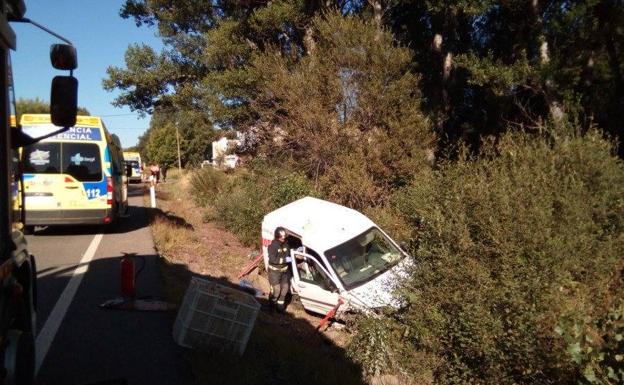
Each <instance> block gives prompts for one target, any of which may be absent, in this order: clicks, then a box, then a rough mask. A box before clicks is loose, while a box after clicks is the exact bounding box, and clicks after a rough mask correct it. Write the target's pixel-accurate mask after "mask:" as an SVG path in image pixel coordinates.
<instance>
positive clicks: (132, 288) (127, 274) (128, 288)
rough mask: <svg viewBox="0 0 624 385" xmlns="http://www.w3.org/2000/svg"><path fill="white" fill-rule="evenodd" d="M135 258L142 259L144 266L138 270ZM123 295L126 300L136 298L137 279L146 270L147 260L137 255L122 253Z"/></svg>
mask: <svg viewBox="0 0 624 385" xmlns="http://www.w3.org/2000/svg"><path fill="white" fill-rule="evenodd" d="M134 258H141V259H142V260H143V264H142V265H141V267H140V268H139V269H138V270H136V266H135V263H134ZM120 265H121V295H122V296H123V297H124V298H134V297H135V296H136V279H137V277H138V276H139V274H141V271H143V269H144V268H145V258H144V257H142V256H141V257H139V256H137V255H136V253H122V257H121V263H120Z"/></svg>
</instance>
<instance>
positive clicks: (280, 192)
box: [191, 164, 314, 245]
mask: <svg viewBox="0 0 624 385" xmlns="http://www.w3.org/2000/svg"><path fill="white" fill-rule="evenodd" d="M224 179H225V181H224ZM191 183H192V189H193V191H194V194H196V195H195V196H197V197H198V199H199V200H200V202H201V203H204V204H205V205H211V206H213V208H214V211H215V214H214V217H215V218H216V219H217V221H218V222H219V223H221V224H222V225H223V226H225V227H226V228H227V229H229V230H231V231H232V232H234V233H235V234H236V235H237V236H238V237H239V238H240V239H241V241H243V243H245V244H247V245H251V244H254V243H255V242H257V241H258V239H259V238H258V237H259V233H258V231H259V226H260V223H262V218H263V217H264V215H265V214H267V213H268V212H270V211H272V210H274V209H276V208H278V207H281V206H283V205H285V204H286V203H290V202H292V201H294V200H296V199H299V198H303V197H304V196H307V195H314V192H313V190H312V186H311V184H310V183H309V182H308V180H307V179H306V178H305V177H304V176H303V175H301V174H298V173H293V172H289V171H287V170H283V169H277V168H272V167H270V166H268V165H266V164H262V165H260V164H256V168H254V169H252V171H246V170H242V171H238V172H236V173H234V174H232V175H229V176H228V177H227V178H225V175H224V174H222V173H221V172H220V171H216V170H210V171H208V170H205V171H204V170H201V171H199V172H198V173H197V174H195V176H194V177H193V179H192V180H191Z"/></svg>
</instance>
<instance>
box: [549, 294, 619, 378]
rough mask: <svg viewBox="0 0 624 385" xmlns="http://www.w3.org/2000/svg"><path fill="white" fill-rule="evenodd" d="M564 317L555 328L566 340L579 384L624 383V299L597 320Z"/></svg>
mask: <svg viewBox="0 0 624 385" xmlns="http://www.w3.org/2000/svg"><path fill="white" fill-rule="evenodd" d="M587 321H588V320H572V319H568V320H563V322H561V323H560V326H559V327H558V328H557V329H556V331H557V333H558V334H560V335H561V336H562V337H563V338H564V339H565V341H566V344H567V351H568V355H569V357H570V360H571V361H572V362H573V363H574V364H576V366H577V367H578V368H579V371H580V374H581V376H580V380H579V381H578V383H579V384H587V385H610V384H624V302H621V303H620V304H619V306H617V308H615V309H614V310H613V311H610V312H609V313H608V314H607V316H606V317H605V318H603V319H601V320H599V321H598V322H596V321H593V322H592V320H589V321H590V322H589V323H588V322H587Z"/></svg>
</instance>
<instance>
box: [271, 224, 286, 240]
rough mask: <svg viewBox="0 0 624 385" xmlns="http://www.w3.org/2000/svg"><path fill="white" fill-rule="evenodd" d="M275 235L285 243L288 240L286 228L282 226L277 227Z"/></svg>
mask: <svg viewBox="0 0 624 385" xmlns="http://www.w3.org/2000/svg"><path fill="white" fill-rule="evenodd" d="M273 237H274V238H275V239H277V240H278V241H280V242H282V243H284V242H285V241H286V229H285V228H283V227H281V226H280V227H278V228H276V229H275V233H273Z"/></svg>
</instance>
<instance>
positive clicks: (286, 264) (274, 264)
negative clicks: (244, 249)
mask: <svg viewBox="0 0 624 385" xmlns="http://www.w3.org/2000/svg"><path fill="white" fill-rule="evenodd" d="M268 252H269V271H268V275H269V284H270V285H271V293H270V294H269V301H270V302H271V304H272V305H275V307H276V309H277V311H279V312H283V311H284V309H285V300H286V295H287V294H288V291H289V290H290V273H291V272H290V261H291V256H290V246H288V243H286V230H285V229H284V228H283V227H278V228H277V229H275V233H274V236H273V241H272V242H271V244H270V245H269V247H268Z"/></svg>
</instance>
